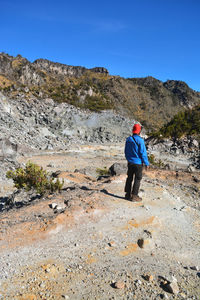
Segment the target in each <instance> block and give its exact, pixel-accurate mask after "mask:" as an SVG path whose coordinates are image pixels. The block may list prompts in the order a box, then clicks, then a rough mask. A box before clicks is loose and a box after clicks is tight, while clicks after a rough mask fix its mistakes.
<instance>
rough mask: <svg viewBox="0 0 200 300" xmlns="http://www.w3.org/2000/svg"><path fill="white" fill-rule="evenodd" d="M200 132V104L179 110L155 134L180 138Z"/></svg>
mask: <svg viewBox="0 0 200 300" xmlns="http://www.w3.org/2000/svg"><path fill="white" fill-rule="evenodd" d="M199 134H200V106H196V107H195V108H193V109H188V110H185V111H182V112H179V113H178V114H177V115H175V116H174V117H173V118H172V120H171V121H170V122H169V123H167V124H166V125H164V126H163V127H162V128H161V129H160V130H159V131H158V132H156V134H155V135H157V136H162V137H167V138H169V137H172V138H180V137H182V136H186V135H199Z"/></svg>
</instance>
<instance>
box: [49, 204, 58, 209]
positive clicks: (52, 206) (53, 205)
mask: <svg viewBox="0 0 200 300" xmlns="http://www.w3.org/2000/svg"><path fill="white" fill-rule="evenodd" d="M49 206H50V207H51V208H52V209H55V208H57V206H58V204H57V203H51V204H49Z"/></svg>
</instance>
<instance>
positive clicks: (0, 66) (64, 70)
mask: <svg viewBox="0 0 200 300" xmlns="http://www.w3.org/2000/svg"><path fill="white" fill-rule="evenodd" d="M0 89H1V90H2V92H3V93H4V94H6V95H7V96H9V97H10V98H17V97H24V98H26V99H29V98H30V97H33V96H34V97H36V98H37V99H40V100H43V99H47V98H50V99H53V100H54V101H56V102H59V103H60V102H67V103H68V104H72V105H74V106H77V107H80V108H84V109H90V110H91V111H97V112H98V111H101V110H105V109H112V110H114V111H116V112H117V113H120V114H121V115H124V116H126V117H129V118H134V119H137V120H138V121H140V122H141V123H142V124H143V125H144V126H145V127H148V128H159V127H161V126H162V125H163V124H165V123H167V122H169V121H170V120H171V118H172V117H173V116H174V115H175V114H176V113H178V112H179V111H183V110H184V108H192V107H194V106H195V105H197V104H199V103H200V93H198V92H195V91H194V90H192V89H190V88H189V87H188V85H187V84H186V83H184V82H181V81H175V80H168V81H166V82H164V83H163V82H161V81H159V80H157V79H155V78H153V77H146V78H128V79H125V78H122V77H120V76H112V75H109V72H108V70H107V69H105V68H102V67H96V68H92V69H86V68H84V67H79V66H77V67H75V66H68V65H64V64H60V63H54V62H51V61H48V60H46V59H38V60H36V61H34V62H33V63H31V62H29V61H28V60H27V59H26V58H23V57H22V56H20V55H18V56H17V57H12V56H9V55H8V54H5V53H1V54H0Z"/></svg>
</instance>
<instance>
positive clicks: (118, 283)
mask: <svg viewBox="0 0 200 300" xmlns="http://www.w3.org/2000/svg"><path fill="white" fill-rule="evenodd" d="M114 287H115V288H116V289H124V287H125V283H124V282H122V281H116V282H115V283H114Z"/></svg>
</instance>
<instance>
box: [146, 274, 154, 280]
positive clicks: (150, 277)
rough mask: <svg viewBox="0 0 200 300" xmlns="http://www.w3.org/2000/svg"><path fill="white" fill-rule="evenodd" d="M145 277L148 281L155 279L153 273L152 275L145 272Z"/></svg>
mask: <svg viewBox="0 0 200 300" xmlns="http://www.w3.org/2000/svg"><path fill="white" fill-rule="evenodd" d="M144 279H145V280H146V281H153V275H151V274H145V275H144Z"/></svg>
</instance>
